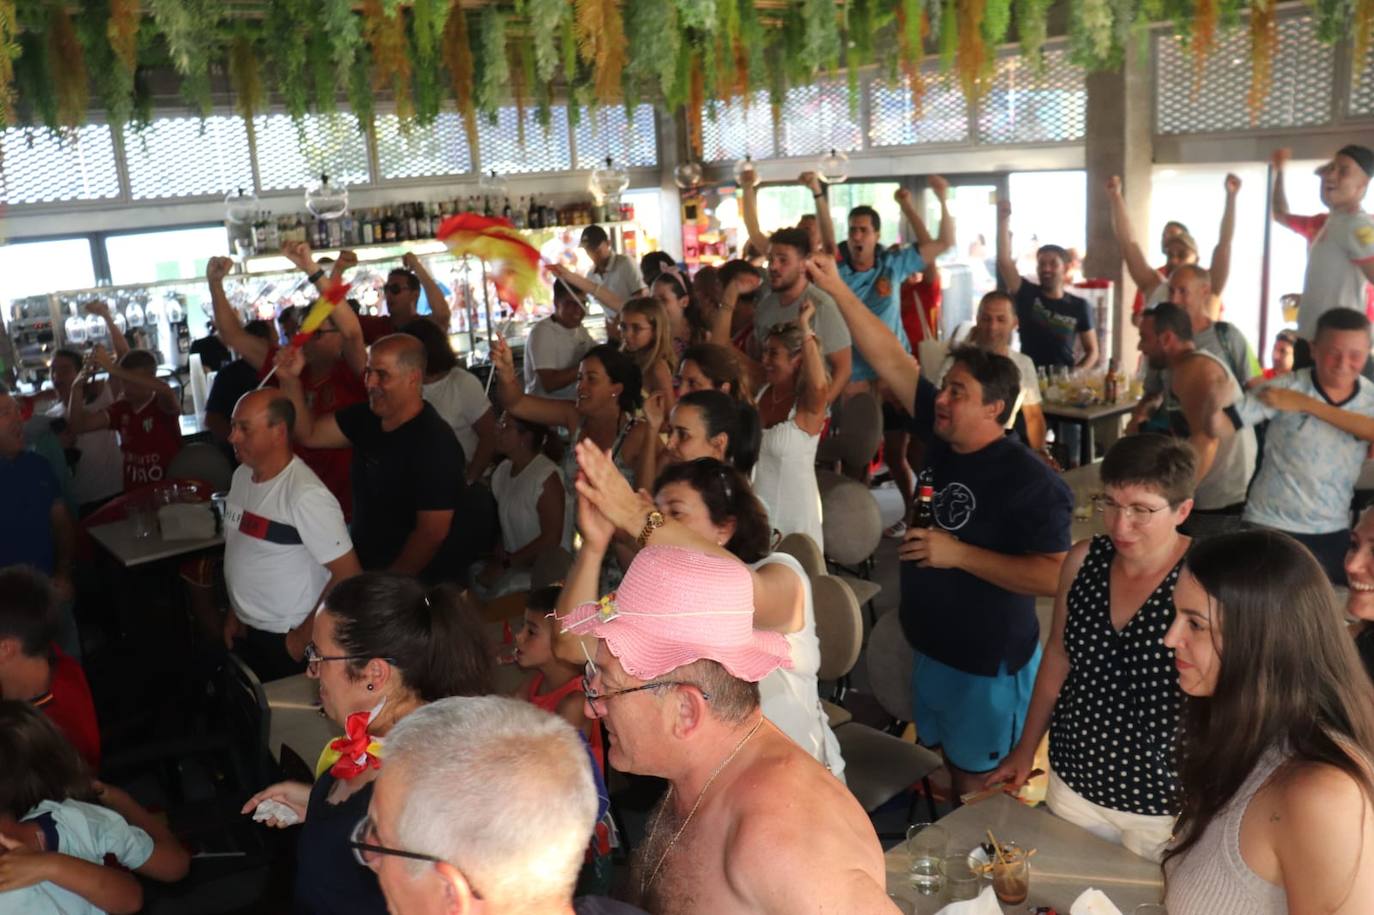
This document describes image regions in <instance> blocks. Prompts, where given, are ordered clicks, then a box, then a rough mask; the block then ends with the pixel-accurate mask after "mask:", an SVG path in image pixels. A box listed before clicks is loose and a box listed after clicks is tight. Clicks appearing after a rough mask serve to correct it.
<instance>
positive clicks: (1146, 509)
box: [1092, 493, 1173, 525]
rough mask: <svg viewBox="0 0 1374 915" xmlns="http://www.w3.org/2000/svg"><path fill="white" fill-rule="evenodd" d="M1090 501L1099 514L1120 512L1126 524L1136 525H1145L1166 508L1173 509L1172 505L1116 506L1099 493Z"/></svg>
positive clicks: (1106, 496) (1104, 494)
mask: <svg viewBox="0 0 1374 915" xmlns="http://www.w3.org/2000/svg"><path fill="white" fill-rule="evenodd" d="M1092 501H1093V508H1094V509H1095V510H1097V512H1098V513H1099V514H1104V515H1105V514H1106V513H1107V512H1109V511H1113V512H1120V513H1121V514H1123V515H1125V517H1126V522H1127V523H1128V524H1136V525H1140V524H1145V523H1146V522H1148V521H1149V520H1150V519H1151V518H1153V517H1154V516H1155V515H1156V514H1158V513H1159V512H1162V511H1164V510H1165V509H1168V508H1173V506H1172V505H1158V506H1154V507H1151V506H1149V505H1118V504H1117V503H1115V502H1113V501H1112V500H1111V497H1109V496H1108V495H1107V494H1106V493H1099V494H1098V495H1095V496H1093V499H1092Z"/></svg>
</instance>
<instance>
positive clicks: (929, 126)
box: [868, 68, 968, 146]
mask: <svg viewBox="0 0 1374 915" xmlns="http://www.w3.org/2000/svg"><path fill="white" fill-rule="evenodd" d="M924 73H925V80H926V84H925V92H924V94H923V95H922V96H921V113H920V117H917V116H916V105H915V102H914V100H913V99H912V98H911V84H910V83H909V82H908V81H907V79H906V77H905V76H904V77H902V79H901V81H900V82H899V83H897V84H896V85H888V84H887V83H885V82H883V81H882V80H878V79H875V80H874V81H873V82H872V83H871V84H870V85H869V92H870V93H871V94H870V96H869V104H870V113H869V122H870V123H869V132H868V136H869V142H870V143H871V145H873V146H911V145H914V144H918V143H960V142H963V141H965V140H967V139H968V105H967V103H966V102H965V101H964V94H963V93H962V92H960V91H959V88H958V87H957V86H955V85H954V82H953V80H950V79H948V78H946V77H943V76H940V75H939V74H938V73H937V71H936V70H935V69H934V68H930V69H928V70H925V71H924Z"/></svg>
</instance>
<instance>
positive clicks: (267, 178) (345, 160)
mask: <svg viewBox="0 0 1374 915" xmlns="http://www.w3.org/2000/svg"><path fill="white" fill-rule="evenodd" d="M379 120H380V119H379ZM253 127H254V130H255V131H256V132H257V156H258V181H259V183H260V184H261V186H262V189H263V190H264V191H280V190H287V189H292V190H294V189H295V188H299V187H305V186H306V185H308V184H311V183H313V182H314V181H316V180H317V179H318V178H319V177H320V175H321V174H327V175H329V178H330V180H331V182H333V183H335V184H362V183H365V182H366V181H367V179H368V170H367V143H366V142H365V141H364V140H363V135H362V134H361V133H359V132H358V129H357V126H356V124H355V122H354V120H353V118H351V117H348V116H346V115H334V116H333V117H329V116H327V115H314V114H311V115H306V117H305V119H304V121H302V122H301V128H300V130H297V128H296V125H295V123H294V122H292V120H291V118H290V117H289V116H288V115H285V114H269V115H259V116H258V117H256V118H254V119H253ZM378 127H379V130H380V124H379V125H378Z"/></svg>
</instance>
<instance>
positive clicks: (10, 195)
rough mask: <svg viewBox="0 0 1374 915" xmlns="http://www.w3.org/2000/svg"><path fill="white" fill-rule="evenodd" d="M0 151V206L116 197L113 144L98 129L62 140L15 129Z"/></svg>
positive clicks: (38, 131)
mask: <svg viewBox="0 0 1374 915" xmlns="http://www.w3.org/2000/svg"><path fill="white" fill-rule="evenodd" d="M0 146H3V149H4V160H3V161H4V168H3V169H0V202H4V203H6V204H9V205H11V206H13V205H15V204H22V203H58V202H62V201H69V200H108V199H112V198H115V197H118V196H119V174H118V172H117V171H116V168H115V156H114V138H113V136H112V135H111V133H110V128H109V127H107V126H106V125H104V124H90V125H88V126H86V127H82V128H80V129H79V130H77V131H76V132H75V135H74V137H71V138H66V139H58V138H57V137H54V136H53V135H52V134H50V133H48V132H47V131H46V130H41V129H37V128H15V129H13V130H6V131H5V132H4V134H3V135H0ZM89 259H90V258H89V257H88V258H87V260H89Z"/></svg>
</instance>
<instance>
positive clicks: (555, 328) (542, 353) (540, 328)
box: [525, 317, 596, 400]
mask: <svg viewBox="0 0 1374 915" xmlns="http://www.w3.org/2000/svg"><path fill="white" fill-rule="evenodd" d="M595 345H596V341H595V340H593V339H592V335H591V334H589V333H587V328H585V327H583V326H582V325H581V324H579V325H577V326H576V327H564V326H563V325H562V324H559V323H558V322H557V321H555V320H554V319H553V318H552V317H549V318H545V319H544V320H542V321H537V322H535V325H534V326H533V327H531V328H530V332H529V335H528V336H527V337H525V393H526V394H536V395H538V396H540V397H554V398H557V399H558V400H573V399H575V398H576V397H577V382H575V381H574V382H572V383H571V384H568V385H565V386H564V387H561V388H559V389H558V390H556V391H548V390H545V389H544V385H543V384H542V383H540V381H539V369H566V368H572V367H573V366H575V365H577V363H579V362H581V361H582V357H583V356H585V355H586V354H587V350H589V349H591V348H592V347H593V346H595Z"/></svg>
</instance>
